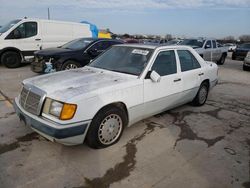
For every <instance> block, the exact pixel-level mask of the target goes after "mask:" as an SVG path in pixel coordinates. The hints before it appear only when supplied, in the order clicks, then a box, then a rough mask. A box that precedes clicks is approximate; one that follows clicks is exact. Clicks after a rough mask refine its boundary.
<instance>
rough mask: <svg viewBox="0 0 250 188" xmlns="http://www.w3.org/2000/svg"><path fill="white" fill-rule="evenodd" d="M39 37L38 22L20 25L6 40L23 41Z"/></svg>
mask: <svg viewBox="0 0 250 188" xmlns="http://www.w3.org/2000/svg"><path fill="white" fill-rule="evenodd" d="M36 35H37V23H36V22H26V23H22V24H21V25H19V26H18V27H17V28H16V29H14V30H13V31H12V32H11V33H10V34H9V35H8V36H7V37H6V39H23V38H29V37H33V36H36Z"/></svg>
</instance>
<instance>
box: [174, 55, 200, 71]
mask: <svg viewBox="0 0 250 188" xmlns="http://www.w3.org/2000/svg"><path fill="white" fill-rule="evenodd" d="M177 52H178V56H179V60H180V64H181V71H182V72H185V71H189V70H192V69H197V68H200V67H201V66H200V63H199V62H198V61H197V59H196V58H195V57H194V56H193V54H192V53H191V52H189V51H187V50H178V51H177Z"/></svg>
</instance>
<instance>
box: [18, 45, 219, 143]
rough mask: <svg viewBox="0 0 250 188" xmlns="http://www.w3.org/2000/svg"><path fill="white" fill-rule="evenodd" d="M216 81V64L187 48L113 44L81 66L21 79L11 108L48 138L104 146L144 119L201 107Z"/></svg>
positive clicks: (114, 141) (63, 141)
mask: <svg viewBox="0 0 250 188" xmlns="http://www.w3.org/2000/svg"><path fill="white" fill-rule="evenodd" d="M217 81H218V67H217V65H216V64H215V63H212V62H206V61H204V60H203V59H202V58H201V57H200V56H199V54H197V53H196V51H195V50H193V49H192V48H190V47H187V46H153V45H152V46H151V45H132V44H128V45H116V46H113V47H112V48H110V49H109V50H107V51H106V52H105V53H103V54H102V55H101V56H99V57H98V58H96V59H95V60H94V61H92V62H91V63H90V64H89V65H88V66H86V67H84V68H80V69H73V70H68V71H63V72H58V73H53V74H49V75H42V76H37V77H34V78H30V79H26V80H24V81H23V88H22V91H21V93H20V95H19V96H18V97H17V98H16V99H15V103H14V104H15V105H14V106H15V110H16V113H17V115H18V116H19V117H20V119H21V120H23V121H24V122H25V123H26V124H27V125H28V126H30V127H31V128H32V129H34V131H36V132H38V133H39V134H41V135H43V136H44V137H46V138H47V139H49V140H51V141H56V142H60V143H62V144H66V145H74V144H81V143H83V142H84V140H86V142H87V143H88V144H89V146H91V147H93V148H103V147H107V146H110V145H112V144H114V143H116V142H117V141H118V140H119V139H120V137H121V135H122V132H123V130H124V128H125V127H126V126H130V125H132V124H134V123H135V122H138V121H140V120H142V119H144V118H147V117H150V116H152V115H155V114H157V113H160V112H163V111H166V110H169V109H171V108H174V107H177V106H180V105H183V104H185V103H188V102H192V104H194V105H196V106H200V105H203V104H204V103H205V102H206V99H207V96H208V92H209V91H210V90H211V89H212V88H213V87H214V86H215V85H216V83H217Z"/></svg>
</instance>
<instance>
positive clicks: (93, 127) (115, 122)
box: [86, 106, 127, 149]
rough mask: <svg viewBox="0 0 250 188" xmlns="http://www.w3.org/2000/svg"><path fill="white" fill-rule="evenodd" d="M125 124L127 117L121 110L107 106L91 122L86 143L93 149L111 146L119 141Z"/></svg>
mask: <svg viewBox="0 0 250 188" xmlns="http://www.w3.org/2000/svg"><path fill="white" fill-rule="evenodd" d="M126 124H127V115H126V113H125V112H124V110H123V109H121V108H118V107H116V106H107V107H105V108H103V109H102V110H100V111H99V112H98V113H97V114H96V115H95V117H94V119H93V120H92V122H91V124H90V127H89V130H88V133H87V136H86V142H87V144H88V145H89V146H90V147H91V148H95V149H98V148H105V147H108V146H111V145H113V144H115V143H116V142H118V141H119V139H120V137H121V135H122V132H123V129H124V127H125V126H126Z"/></svg>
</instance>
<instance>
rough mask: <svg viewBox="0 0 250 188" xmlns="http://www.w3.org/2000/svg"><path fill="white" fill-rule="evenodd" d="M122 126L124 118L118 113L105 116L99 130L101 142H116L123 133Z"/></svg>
mask: <svg viewBox="0 0 250 188" xmlns="http://www.w3.org/2000/svg"><path fill="white" fill-rule="evenodd" d="M122 126H123V125H122V119H121V117H120V116H118V115H117V114H110V115H109V116H107V117H105V119H104V120H103V121H102V123H101V125H100V127H99V130H98V138H99V140H100V142H101V143H102V144H105V145H108V144H111V143H113V142H115V141H116V140H117V139H118V137H119V136H120V134H121V131H122Z"/></svg>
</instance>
